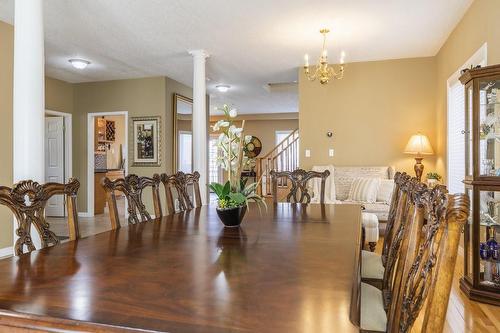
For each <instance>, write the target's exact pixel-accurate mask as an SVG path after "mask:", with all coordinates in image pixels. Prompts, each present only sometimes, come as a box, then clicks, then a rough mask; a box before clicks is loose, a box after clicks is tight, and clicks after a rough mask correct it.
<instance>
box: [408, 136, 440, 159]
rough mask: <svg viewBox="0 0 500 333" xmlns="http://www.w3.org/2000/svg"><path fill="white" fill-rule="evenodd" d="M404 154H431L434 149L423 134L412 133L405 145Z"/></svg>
mask: <svg viewBox="0 0 500 333" xmlns="http://www.w3.org/2000/svg"><path fill="white" fill-rule="evenodd" d="M404 152H405V154H414V155H432V154H434V150H432V146H431V143H430V142H429V139H428V138H427V137H426V136H425V135H423V134H420V133H418V134H415V135H412V136H411V138H410V140H409V141H408V143H407V144H406V147H405V151H404Z"/></svg>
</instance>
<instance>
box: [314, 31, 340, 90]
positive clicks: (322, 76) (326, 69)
mask: <svg viewBox="0 0 500 333" xmlns="http://www.w3.org/2000/svg"><path fill="white" fill-rule="evenodd" d="M319 32H320V33H321V34H322V35H323V49H322V50H321V56H320V57H319V61H318V64H317V65H316V68H315V69H314V73H312V74H311V73H310V72H309V56H308V55H307V54H306V55H305V56H304V62H305V63H304V72H305V74H306V76H307V78H308V79H309V81H314V80H316V79H319V82H320V83H321V84H326V83H328V81H330V79H337V80H340V79H342V78H343V77H344V61H345V52H344V51H342V52H341V54H340V65H339V68H338V70H335V69H334V68H333V67H332V66H329V65H328V51H327V50H326V34H327V33H329V32H330V30H328V29H321V30H320V31H319Z"/></svg>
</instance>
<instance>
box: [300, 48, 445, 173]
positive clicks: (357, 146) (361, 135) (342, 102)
mask: <svg viewBox="0 0 500 333" xmlns="http://www.w3.org/2000/svg"><path fill="white" fill-rule="evenodd" d="M299 73H300V74H299V110H300V112H299V127H300V157H301V159H300V163H301V166H302V167H303V168H306V169H309V168H311V167H312V166H313V165H325V164H333V165H344V166H349V165H393V166H395V167H396V168H397V169H398V170H405V171H408V172H413V171H412V170H413V164H414V160H413V158H412V157H411V156H408V155H404V154H403V149H404V147H405V145H406V143H407V141H408V139H409V138H410V136H411V135H412V134H415V133H416V132H419V131H420V132H422V133H423V134H426V135H427V136H428V137H429V139H430V141H431V144H432V145H435V142H436V129H435V96H436V64H435V59H434V58H432V57H430V58H415V59H400V60H388V61H374V62H362V63H351V64H348V65H347V66H346V72H345V76H344V79H342V80H339V81H332V82H330V83H329V84H327V85H321V84H320V83H319V82H317V81H314V82H310V81H308V80H307V78H305V76H304V74H303V71H302V69H300V70H299ZM328 131H332V132H333V137H332V138H328V137H327V135H326V132H328ZM329 148H333V149H334V150H335V156H334V157H328V149H329ZM305 149H310V150H311V157H309V158H307V157H305V153H304V151H305ZM424 164H425V166H426V169H425V171H426V172H429V171H433V170H435V158H434V157H429V158H426V159H425V160H424Z"/></svg>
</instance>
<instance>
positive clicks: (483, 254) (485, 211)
mask: <svg viewBox="0 0 500 333" xmlns="http://www.w3.org/2000/svg"><path fill="white" fill-rule="evenodd" d="M499 220H500V192H499V191H483V190H481V191H479V249H477V251H478V252H479V257H480V261H479V283H480V284H481V285H483V286H487V287H489V288H495V289H496V288H499V289H500V258H499V252H500V247H499V246H498V237H499V235H500V234H499V233H500V224H499Z"/></svg>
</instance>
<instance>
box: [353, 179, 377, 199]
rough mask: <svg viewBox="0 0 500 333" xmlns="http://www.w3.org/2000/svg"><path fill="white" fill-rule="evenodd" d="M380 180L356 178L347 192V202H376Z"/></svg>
mask: <svg viewBox="0 0 500 333" xmlns="http://www.w3.org/2000/svg"><path fill="white" fill-rule="evenodd" d="M379 187H380V178H356V179H354V181H353V182H352V184H351V188H350V190H349V197H348V200H349V201H360V202H369V203H374V202H376V201H377V193H378V188H379Z"/></svg>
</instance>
